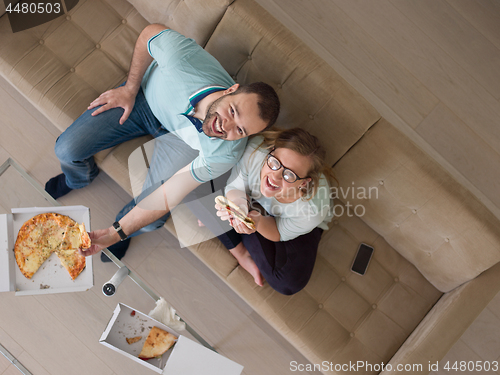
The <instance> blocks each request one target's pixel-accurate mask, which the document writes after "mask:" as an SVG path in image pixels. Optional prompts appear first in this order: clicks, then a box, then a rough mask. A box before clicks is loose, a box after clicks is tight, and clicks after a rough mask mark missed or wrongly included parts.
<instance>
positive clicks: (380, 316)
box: [0, 0, 500, 373]
mask: <svg viewBox="0 0 500 375" xmlns="http://www.w3.org/2000/svg"><path fill="white" fill-rule="evenodd" d="M151 22H159V23H163V24H166V25H167V26H170V27H172V28H174V29H176V30H178V31H179V32H181V33H183V34H185V35H187V36H189V37H192V38H194V39H195V40H196V41H197V42H198V43H199V44H200V45H202V46H204V47H205V48H206V49H207V50H208V51H209V52H210V53H212V54H213V55H214V56H215V57H216V58H217V59H218V60H219V61H220V62H221V63H222V65H223V66H224V67H225V68H226V69H227V71H228V72H229V73H230V74H231V75H232V76H233V77H234V79H235V80H236V81H237V82H240V83H246V82H252V81H257V80H262V81H265V82H267V83H269V84H271V85H272V86H273V87H275V89H276V90H277V92H278V95H279V97H280V100H281V102H282V113H281V114H280V119H279V125H280V126H282V127H294V126H300V127H303V128H305V129H306V130H308V131H310V132H311V133H313V134H315V135H316V136H318V137H319V138H320V139H321V140H322V141H323V143H324V145H325V146H327V149H328V155H327V157H328V162H329V163H330V164H331V165H333V166H334V170H335V172H336V175H337V178H338V180H339V186H338V187H337V192H338V194H337V195H336V200H335V209H336V211H335V212H336V214H337V216H336V217H335V220H333V221H332V223H331V225H330V230H328V231H326V232H325V233H324V234H323V238H322V240H321V243H320V248H319V254H318V258H317V261H316V265H315V269H314V272H313V275H312V279H311V281H310V283H309V284H308V285H307V286H306V288H305V289H304V290H303V291H301V292H299V293H297V294H296V295H293V296H283V295H281V294H279V293H276V292H275V291H273V290H272V288H270V287H269V286H268V285H265V286H264V287H257V286H256V285H255V284H254V282H253V280H252V278H251V277H250V276H249V275H248V274H247V273H246V272H245V271H243V270H242V269H241V267H239V266H238V264H237V262H236V260H235V259H234V258H233V257H232V256H231V255H230V254H229V252H228V251H227V250H226V249H225V248H224V247H223V246H222V244H221V243H220V242H219V241H218V240H217V239H213V238H211V237H212V236H211V234H210V233H209V232H208V231H207V230H206V229H205V228H199V227H198V226H197V224H196V218H195V217H194V216H193V214H192V213H191V212H190V210H189V209H187V208H186V207H185V206H180V207H178V208H177V209H176V211H175V213H174V215H173V216H174V217H173V219H171V220H169V221H168V222H167V223H166V228H167V229H168V230H169V231H170V232H172V233H174V234H175V235H176V236H177V237H178V238H179V240H180V242H181V243H184V244H189V246H188V247H189V249H190V250H191V251H192V252H193V253H194V254H195V255H196V256H197V257H199V258H200V259H201V260H202V261H203V262H204V263H205V264H206V265H207V267H209V268H210V269H211V270H212V271H213V272H214V273H216V274H217V275H218V276H219V277H220V278H221V279H222V280H224V281H225V282H226V283H227V284H228V285H229V286H230V287H231V288H232V289H233V290H234V291H235V292H236V293H237V294H238V295H239V296H241V298H242V299H243V300H245V301H246V302H247V303H248V305H249V306H250V307H251V308H253V309H254V310H255V311H256V312H257V313H258V314H259V315H260V316H261V317H262V318H263V319H265V320H266V321H268V322H269V323H270V324H271V325H272V326H273V327H274V328H275V329H276V330H277V331H278V332H279V333H280V334H281V335H282V336H283V337H284V338H285V339H287V340H288V341H289V342H290V343H291V344H292V345H293V346H295V347H296V348H297V349H298V350H299V351H300V352H301V353H303V354H304V355H305V356H306V357H307V358H308V359H309V360H310V361H311V362H312V363H314V364H318V363H322V361H328V362H329V363H332V364H333V365H335V364H345V363H349V361H353V362H355V361H367V362H369V363H373V364H375V363H382V362H384V363H388V362H389V363H393V364H405V363H409V364H413V363H423V364H425V365H426V364H427V363H428V361H430V360H434V361H435V360H438V359H440V358H441V357H442V356H443V355H444V354H445V353H446V352H447V349H448V348H449V347H450V346H451V345H452V344H453V342H454V341H455V340H457V339H458V337H460V334H461V332H463V331H464V330H465V329H466V328H467V326H468V325H469V324H470V323H471V322H472V320H473V319H474V317H475V316H476V315H477V314H479V312H480V311H481V309H482V307H484V306H485V305H486V304H487V303H488V301H489V300H490V299H491V298H492V297H493V296H494V295H495V294H496V291H498V290H499V289H500V270H499V266H498V265H497V266H495V264H496V263H497V262H498V261H499V260H500V232H499V228H500V225H499V224H500V222H499V221H498V219H497V218H496V217H494V216H493V215H492V214H491V213H490V212H489V211H488V209H487V208H486V207H485V206H484V205H482V204H481V203H480V202H479V201H478V200H477V199H476V198H475V197H474V196H473V195H472V194H471V193H470V192H468V191H467V190H466V189H464V188H463V187H462V186H461V185H459V184H458V183H457V182H456V181H455V180H454V179H453V178H452V177H451V176H450V175H449V173H447V172H446V170H445V169H444V168H443V167H441V166H440V165H439V164H438V163H436V162H435V161H434V160H433V159H432V158H431V157H429V155H427V154H426V153H425V152H423V151H422V150H420V149H419V148H418V147H417V146H416V145H415V144H414V143H413V142H412V141H411V140H410V139H408V137H406V136H405V135H403V134H402V133H401V132H400V131H399V130H397V129H396V128H394V127H393V126H392V125H391V124H390V123H388V122H387V121H386V120H385V119H383V118H381V116H380V115H379V114H378V113H377V111H376V110H375V109H374V108H373V107H372V106H371V105H370V104H369V103H368V102H367V101H366V100H365V99H364V98H362V97H361V96H360V95H359V94H358V93H357V92H356V91H355V90H354V89H353V88H352V87H351V86H350V85H349V84H348V83H347V82H346V81H345V80H344V79H343V78H342V77H340V76H339V75H338V74H337V73H336V72H335V71H334V70H333V69H332V68H331V67H330V66H328V65H327V64H326V63H325V62H324V61H323V60H321V59H320V58H319V57H318V56H317V55H315V54H314V53H313V52H312V51H311V50H310V49H309V48H308V47H307V46H306V45H304V43H302V42H301V41H300V40H299V39H298V38H296V37H295V36H294V35H293V34H292V33H291V32H290V31H289V30H287V29H286V28H285V27H283V26H282V25H281V24H280V23H278V22H277V21H276V20H275V19H274V18H273V17H271V16H270V15H269V14H268V13H267V12H266V11H265V10H263V9H262V8H261V7H260V6H259V5H257V4H256V3H255V2H254V1H253V0H234V1H232V0H184V1H179V0H168V1H166V0H130V2H127V1H125V0H80V1H79V2H78V5H77V6H76V7H74V8H73V9H72V10H71V11H70V12H69V13H68V14H67V15H65V16H63V17H60V18H58V19H56V20H54V21H52V22H50V23H47V24H44V25H41V26H38V27H36V28H33V29H29V30H26V31H24V32H19V33H15V34H12V32H11V31H10V26H9V24H8V20H7V17H6V16H5V15H4V16H2V17H1V18H0V35H1V38H0V74H2V76H3V77H4V78H5V79H6V80H7V81H8V82H9V83H10V84H12V85H13V86H14V87H16V88H17V89H18V90H19V92H21V93H22V94H23V95H24V96H25V97H26V98H27V99H28V100H30V101H31V102H32V103H33V104H34V105H35V106H36V107H37V108H38V109H39V110H40V111H41V112H42V113H43V114H44V115H45V116H46V117H47V118H49V119H50V120H51V121H52V122H53V124H54V125H55V126H56V127H57V128H59V130H61V131H63V130H64V129H66V127H68V126H69V125H70V124H71V123H72V121H73V120H74V119H75V118H77V117H78V116H79V115H80V114H81V113H82V112H83V111H84V110H85V109H86V107H87V105H88V103H90V102H91V101H92V100H93V99H95V97H97V96H98V95H99V94H100V93H101V92H103V91H105V90H107V89H109V88H112V87H115V86H117V85H119V84H120V83H121V82H123V81H124V80H125V78H126V75H127V70H128V66H129V63H130V59H131V55H132V51H133V47H134V43H135V40H136V39H137V36H138V35H139V33H140V31H141V30H142V28H143V27H144V26H146V25H147V24H148V23H151ZM149 139H150V138H148V137H142V138H139V139H137V140H134V141H130V142H127V143H124V144H122V145H120V146H117V147H115V148H113V149H110V150H106V151H103V152H101V153H100V154H99V155H98V156H97V161H98V165H99V167H100V168H101V169H102V170H103V171H104V172H106V173H107V174H109V175H110V176H111V177H112V178H113V179H114V180H115V181H117V182H118V184H119V185H120V186H122V187H123V188H124V189H125V190H126V191H128V192H129V193H131V194H132V187H131V184H130V178H129V173H128V172H129V165H128V159H129V156H130V154H131V153H132V152H133V151H134V150H136V149H137V148H138V147H140V146H141V145H144V147H145V148H146V150H149V145H151V143H148V141H149ZM359 191H364V192H368V191H372V192H373V196H367V195H366V194H364V195H359V194H356V192H359ZM353 192H355V193H354V194H353ZM360 207H362V209H363V210H362V211H361V209H360ZM361 213H362V214H361ZM360 242H366V243H368V244H371V245H373V246H374V247H375V253H374V257H373V260H372V262H371V264H370V267H369V270H368V272H367V274H366V275H365V276H359V275H356V274H354V273H352V272H351V271H350V266H351V263H352V261H353V258H354V255H355V253H356V249H357V247H358V245H359V243H360ZM486 285H487V286H488V287H485V286H486ZM208 339H210V338H208ZM215 344H216V343H215ZM425 368H426V366H424V371H422V373H427V372H428V371H427V372H426V371H425ZM375 372H376V371H372V372H368V373H375ZM328 373H334V372H328Z"/></svg>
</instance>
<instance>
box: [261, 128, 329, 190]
mask: <svg viewBox="0 0 500 375" xmlns="http://www.w3.org/2000/svg"><path fill="white" fill-rule="evenodd" d="M259 135H260V136H263V137H264V141H263V142H262V143H261V145H260V148H265V149H268V150H269V151H271V150H272V149H276V148H287V149H290V150H292V151H295V152H297V153H298V154H300V155H303V156H306V157H308V158H309V159H310V160H311V165H310V168H309V172H308V173H307V177H309V178H311V181H309V182H308V183H307V185H306V188H305V194H304V196H303V197H304V198H305V199H311V198H312V197H313V196H314V195H315V194H316V191H317V190H318V185H319V180H320V178H321V175H324V176H325V178H326V179H327V181H328V184H329V185H330V187H332V186H333V184H334V181H335V183H336V182H337V179H336V178H335V176H334V174H333V170H332V167H330V166H329V165H327V164H326V161H325V159H326V150H325V148H324V147H323V146H322V145H321V142H320V141H319V139H318V138H316V137H315V136H314V135H312V134H311V133H309V132H307V131H306V130H304V129H301V128H292V129H276V128H274V129H273V130H268V131H265V132H262V133H260V134H259ZM336 184H337V183H336Z"/></svg>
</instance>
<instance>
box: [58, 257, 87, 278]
mask: <svg viewBox="0 0 500 375" xmlns="http://www.w3.org/2000/svg"><path fill="white" fill-rule="evenodd" d="M56 253H57V256H58V258H59V260H60V261H61V264H62V265H63V266H64V268H66V271H68V273H69V275H70V276H71V279H72V280H75V279H76V278H77V277H78V275H79V274H80V273H82V271H83V269H84V268H85V257H84V256H82V255H80V254H79V253H78V251H76V250H73V249H71V250H56Z"/></svg>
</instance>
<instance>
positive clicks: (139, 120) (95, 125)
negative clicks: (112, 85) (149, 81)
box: [55, 89, 198, 236]
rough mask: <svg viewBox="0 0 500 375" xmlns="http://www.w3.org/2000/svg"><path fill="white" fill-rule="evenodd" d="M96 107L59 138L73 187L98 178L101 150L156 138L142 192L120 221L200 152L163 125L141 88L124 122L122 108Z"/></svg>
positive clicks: (159, 223)
mask: <svg viewBox="0 0 500 375" xmlns="http://www.w3.org/2000/svg"><path fill="white" fill-rule="evenodd" d="M96 109H97V108H93V109H91V110H87V111H86V112H84V113H83V114H82V115H81V116H80V117H79V118H78V119H77V120H76V121H75V122H74V123H73V124H71V126H70V127H68V129H66V131H64V133H62V134H61V135H60V136H59V138H58V139H57V141H56V145H55V153H56V156H57V157H58V159H59V161H60V162H61V169H62V171H63V173H64V175H65V176H66V184H67V185H68V187H70V188H72V189H79V188H82V187H85V186H87V185H88V184H90V183H91V182H92V180H94V178H96V177H97V175H98V173H99V170H98V168H97V165H96V164H95V161H94V157H93V155H95V154H96V153H98V152H99V151H102V150H105V149H107V148H110V147H113V146H116V145H118V144H121V143H123V142H126V141H129V140H131V139H134V138H138V137H141V136H144V135H148V134H149V135H152V136H153V137H154V138H155V147H154V153H153V158H152V160H151V161H150V163H149V164H150V168H149V171H148V176H147V179H146V183H145V185H144V188H143V192H142V193H141V194H140V195H139V196H137V197H135V199H133V200H132V201H131V202H130V203H128V204H127V205H126V206H125V207H124V208H123V209H122V210H121V211H120V213H118V215H117V217H116V220H120V219H121V218H122V217H123V216H124V215H125V214H126V213H127V212H129V211H130V210H131V209H132V208H133V207H134V206H135V205H136V204H137V203H138V202H139V201H140V200H141V199H143V198H144V197H145V196H147V194H149V193H150V192H151V191H152V190H154V188H156V187H158V186H160V185H161V183H163V182H164V181H166V180H168V179H169V178H170V177H171V176H172V175H173V174H174V173H175V172H177V171H178V170H179V169H181V168H182V167H184V166H186V165H187V164H189V163H190V162H191V161H192V160H193V159H194V158H195V157H196V156H197V155H198V151H196V150H193V149H192V148H190V147H189V146H188V145H187V144H185V143H184V142H183V141H182V140H180V139H179V138H178V137H176V136H175V135H173V134H170V133H169V132H168V131H167V130H166V129H165V128H164V127H163V126H162V125H161V124H160V122H159V121H158V120H157V119H156V117H155V116H154V115H153V113H152V112H151V109H150V108H149V105H148V103H147V102H146V98H145V97H144V93H143V92H142V89H140V90H139V93H138V94H137V97H136V100H135V105H134V108H133V110H132V112H131V114H130V116H129V118H128V119H127V120H126V121H125V123H124V124H123V125H120V123H119V120H120V117H121V116H122V114H123V109H122V108H113V109H110V110H107V111H105V112H103V113H101V114H99V115H97V116H92V115H91V113H92V112H93V111H95V110H96ZM168 216H169V214H167V215H165V216H164V217H163V218H161V219H159V220H158V221H156V222H154V223H152V224H150V225H148V226H146V227H144V228H143V229H141V230H140V231H138V232H136V233H134V234H133V235H134V236H135V235H138V234H140V233H143V232H149V231H152V230H155V229H157V228H160V227H162V226H163V224H164V223H165V221H166V220H167V218H168Z"/></svg>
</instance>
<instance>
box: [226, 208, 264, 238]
mask: <svg viewBox="0 0 500 375" xmlns="http://www.w3.org/2000/svg"><path fill="white" fill-rule="evenodd" d="M247 216H248V217H249V218H250V219H252V220H253V222H254V223H255V228H257V227H258V225H259V221H260V219H261V217H262V216H261V214H260V213H259V212H258V211H250V212H249V213H248V215H247ZM229 224H231V226H232V227H233V228H234V230H235V231H236V232H237V233H240V234H252V233H255V232H257V229H250V228H249V227H247V226H246V225H245V224H243V223H242V222H241V221H239V220H238V219H236V218H234V217H233V216H231V218H230V219H229Z"/></svg>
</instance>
